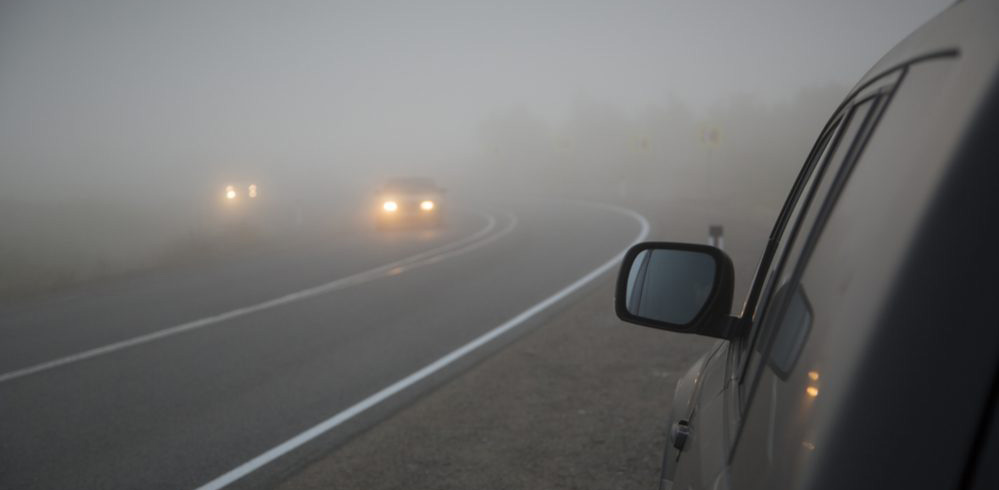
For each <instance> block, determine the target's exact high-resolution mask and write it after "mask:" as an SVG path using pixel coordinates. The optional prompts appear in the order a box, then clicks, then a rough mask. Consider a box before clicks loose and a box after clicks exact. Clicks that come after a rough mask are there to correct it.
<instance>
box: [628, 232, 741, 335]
mask: <svg viewBox="0 0 999 490" xmlns="http://www.w3.org/2000/svg"><path fill="white" fill-rule="evenodd" d="M734 284H735V270H734V267H733V266H732V259H730V258H729V256H728V255H727V254H726V253H725V252H723V251H722V250H720V249H718V248H715V247H712V246H708V245H700V244H690V243H674V242H643V243H639V244H637V245H635V246H633V247H631V248H630V249H629V250H628V252H626V253H625V255H624V260H623V262H622V264H621V270H620V272H619V273H618V278H617V286H616V288H615V291H614V310H615V312H616V313H617V316H618V318H620V319H621V320H624V321H626V322H629V323H634V324H637V325H643V326H646V327H652V328H658V329H661V330H669V331H671V332H680V333H693V334H698V335H705V336H709V337H716V338H722V339H728V338H729V337H730V336H731V333H732V328H731V325H732V324H733V322H732V320H733V318H732V317H731V316H730V313H731V310H732V297H733V290H734Z"/></svg>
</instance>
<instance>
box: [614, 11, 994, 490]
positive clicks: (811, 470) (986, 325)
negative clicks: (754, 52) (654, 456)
mask: <svg viewBox="0 0 999 490" xmlns="http://www.w3.org/2000/svg"><path fill="white" fill-rule="evenodd" d="M997 131H999V3H997V2H994V1H988V0H965V1H962V2H958V3H956V4H955V5H952V6H951V7H950V8H949V9H948V10H946V11H945V12H943V13H942V14H941V15H939V16H938V17H937V18H935V19H933V20H932V21H931V22H929V23H928V24H926V25H925V26H923V27H922V28H920V29H919V30H917V31H916V32H915V33H913V34H912V35H911V36H909V37H908V38H907V39H905V40H904V41H903V42H902V43H900V44H899V45H898V46H897V47H895V48H894V49H893V50H892V51H891V52H889V53H888V54H887V55H886V56H885V57H883V58H882V59H881V61H879V62H878V64H877V65H875V66H874V67H873V68H872V69H871V70H870V71H869V72H868V74H867V75H865V76H864V78H863V79H862V80H861V81H860V83H859V84H858V85H857V86H856V87H855V88H854V89H853V90H852V91H851V93H850V94H849V95H848V97H847V98H846V100H844V101H843V103H842V104H841V105H840V107H839V108H838V109H837V110H836V112H835V113H834V114H833V115H832V117H831V118H830V119H829V120H828V122H827V124H826V126H825V128H824V129H823V131H822V132H821V133H820V134H819V136H818V139H817V141H816V142H815V144H814V146H813V148H812V150H811V152H810V154H809V155H808V157H807V159H806V160H805V162H804V165H803V167H802V169H801V171H800V173H799V175H798V178H797V180H796V181H795V184H794V185H793V187H792V189H791V190H790V194H789V195H788V197H787V200H786V201H785V204H784V207H783V209H782V210H781V212H780V214H779V215H778V218H777V220H776V223H775V224H774V226H773V228H772V231H771V233H770V236H769V239H768V241H767V242H766V244H765V247H764V252H763V255H762V258H761V260H760V262H759V264H758V266H757V272H756V275H755V278H754V279H753V282H752V284H751V286H750V289H749V293H748V295H747V297H746V299H745V302H744V304H743V307H742V309H741V312H739V313H738V314H737V315H734V316H733V315H732V313H731V306H732V304H733V300H734V298H733V275H734V274H733V270H734V269H733V264H732V262H731V260H730V259H729V257H728V256H727V255H726V254H725V253H724V252H723V251H721V250H719V249H717V248H714V247H710V246H706V245H698V244H682V243H670V242H647V243H641V244H638V245H636V246H635V247H633V248H632V249H631V250H629V251H628V253H626V254H625V258H624V263H623V264H622V269H621V273H620V275H619V277H618V283H617V289H616V293H615V310H616V313H617V315H618V316H619V317H620V318H621V319H622V320H624V321H628V322H632V323H637V324H641V325H645V326H650V327H654V328H659V329H664V330H670V331H674V332H681V333H691V334H698V335H705V336H709V337H714V338H717V339H719V341H718V342H717V343H716V344H715V346H714V347H713V348H712V349H710V350H709V352H708V353H707V354H706V355H705V356H704V357H702V358H701V359H700V360H699V361H697V362H696V363H695V364H694V366H693V367H691V368H690V370H689V371H688V372H687V373H686V374H685V375H684V376H682V377H681V379H680V380H679V382H678V384H677V387H676V392H675V395H674V399H673V406H672V412H671V414H670V418H669V426H668V427H669V433H668V435H667V443H666V448H665V451H664V457H663V469H662V480H661V484H660V485H661V486H660V488H664V489H670V488H675V489H684V490H686V489H760V490H763V489H831V490H832V489H835V490H842V489H862V488H870V489H887V488H904V489H915V488H919V489H922V488H926V489H930V488H932V489H986V488H989V489H995V488H999V404H997V400H999V322H997V320H996V317H995V312H994V306H993V305H994V304H995V300H996V298H997V297H999V290H997V286H996V284H997V282H996V281H997V278H999V263H997V262H999V261H997V251H999V239H997V238H999V237H997V232H996V226H997V221H996V219H995V210H996V209H999V203H997V202H996V196H999V135H997Z"/></svg>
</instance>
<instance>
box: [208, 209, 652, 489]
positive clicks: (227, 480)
mask: <svg viewBox="0 0 999 490" xmlns="http://www.w3.org/2000/svg"><path fill="white" fill-rule="evenodd" d="M600 206H601V207H607V208H610V209H614V210H615V211H618V212H621V213H623V214H627V215H629V216H631V217H632V218H635V219H636V220H637V221H638V222H639V224H641V226H642V229H641V231H640V232H639V233H638V236H637V237H636V238H635V239H634V241H632V242H631V243H630V244H629V245H628V247H629V248H630V247H631V245H634V244H635V243H638V242H640V241H642V240H644V239H645V237H647V236H648V234H649V222H648V220H646V219H645V217H644V216H642V215H640V214H638V213H636V212H635V211H632V210H630V209H626V208H621V207H618V206H613V205H609V204H601V205H600ZM625 251H627V248H626V249H625V250H623V251H621V252H620V253H619V254H617V255H615V256H614V257H613V258H612V259H610V260H608V261H607V262H605V263H604V264H603V265H601V266H599V267H597V268H596V269H594V270H592V271H590V272H589V273H587V274H586V275H584V276H583V277H580V278H579V279H576V280H575V281H574V282H573V283H571V284H569V285H568V286H566V287H564V288H562V289H561V290H559V291H558V292H557V293H555V294H553V295H551V296H549V297H548V298H545V299H544V300H542V301H541V302H540V303H537V304H535V305H534V306H532V307H530V308H528V309H527V310H524V311H523V312H521V313H520V314H518V315H517V316H514V317H513V318H511V319H509V320H507V321H505V322H503V324H501V325H500V326H498V327H496V328H493V329H492V330H490V331H488V332H486V333H485V334H483V335H481V336H479V337H478V338H476V339H475V340H472V341H471V342H469V343H467V344H465V345H463V346H461V347H459V348H457V349H455V350H453V351H451V352H450V353H448V354H446V355H445V356H444V357H441V358H440V359H437V360H436V361H434V362H432V363H430V364H428V365H426V366H424V367H423V368H421V369H420V370H418V371H416V372H414V373H412V374H410V375H409V376H406V377H405V378H402V379H400V380H399V381H396V382H395V383H392V384H391V385H389V386H386V387H385V388H382V389H381V390H380V391H378V392H377V393H375V394H373V395H371V396H369V397H367V398H365V399H363V400H361V401H359V402H357V403H355V404H354V405H352V406H350V407H349V408H347V409H346V410H344V411H342V412H340V413H338V414H336V415H334V416H332V417H330V418H328V419H326V420H324V421H322V422H320V423H319V424H316V425H314V426H313V427H311V428H310V429H308V430H306V431H305V432H302V433H301V434H298V435H297V436H295V437H292V438H291V439H288V440H287V441H285V442H282V443H281V444H279V445H277V446H275V447H273V448H271V449H269V450H268V451H266V452H264V453H263V454H261V455H259V456H257V457H255V458H253V459H251V460H249V461H247V462H245V463H243V464H241V465H239V466H237V467H236V468H234V469H232V470H231V471H229V472H228V473H226V474H224V475H222V476H219V477H218V478H216V479H214V480H212V481H210V482H208V483H206V484H204V485H202V486H200V487H198V488H197V490H217V489H220V488H224V487H226V486H227V485H229V484H231V483H233V482H235V481H236V480H239V479H240V478H242V477H244V476H246V475H248V474H250V473H252V472H254V471H256V470H258V469H260V468H261V467H263V466H264V465H266V464H267V463H270V462H271V461H274V460H275V459H277V458H280V457H281V456H283V455H285V454H287V453H289V452H291V451H293V450H294V449H296V448H298V447H299V446H301V445H303V444H305V443H307V442H309V441H311V440H312V439H315V438H316V437H319V436H320V435H322V434H324V433H326V432H327V431H329V430H331V429H333V428H334V427H336V426H338V425H340V424H342V423H344V422H346V421H348V420H350V419H351V418H353V417H355V416H357V415H358V414H360V413H362V412H364V411H365V410H367V409H369V408H371V407H373V406H375V405H377V404H379V403H381V402H382V401H384V400H385V399H387V398H389V397H391V396H392V395H395V394H396V393H398V392H400V391H402V390H404V389H406V388H408V387H409V386H411V385H413V384H415V383H417V382H419V381H420V380H422V379H424V378H426V377H427V376H430V375H431V374H434V373H435V372H437V371H440V370H441V369H443V368H444V367H446V366H447V365H448V364H451V363H452V362H454V361H456V360H458V359H460V358H462V357H463V356H465V355H466V354H468V353H470V352H472V351H474V350H475V349H478V348H479V347H482V346H483V345H485V344H487V343H489V342H490V341H492V340H493V339H495V338H496V337H499V336H500V335H503V334H504V333H506V332H507V331H509V330H511V329H513V328H515V327H517V326H518V325H520V324H521V323H523V322H525V321H526V320H528V319H530V318H531V317H532V316H534V315H536V314H538V313H540V312H541V311H542V310H544V309H546V308H548V307H549V306H551V305H553V304H555V303H557V302H558V301H560V300H562V299H564V298H565V297H566V296H568V295H570V294H572V293H574V292H575V291H576V290H578V289H579V288H581V287H583V286H585V285H586V284H587V283H589V282H590V281H592V280H594V279H596V278H597V277H599V276H600V275H602V274H603V273H605V272H607V271H608V270H609V269H611V268H612V267H614V266H615V265H618V264H619V263H620V261H621V259H622V258H623V257H624V253H625Z"/></svg>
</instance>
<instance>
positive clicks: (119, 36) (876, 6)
mask: <svg viewBox="0 0 999 490" xmlns="http://www.w3.org/2000/svg"><path fill="white" fill-rule="evenodd" d="M949 3H950V2H949V1H943V0H880V1H859V0H856V1H841V2H822V1H810V2H798V1H789V0H788V1H779V0H765V1H757V2H743V1H735V0H731V1H633V2H623V1H622V2H598V1H580V2H535V1H524V2H495V3H486V2H441V1H430V2H261V1H214V2H204V1H196V2H165V3H144V2H143V3H137V2H131V1H126V0H109V1H45V0H41V1H30V2H27V1H24V2H17V1H6V2H3V3H2V4H0V227H2V229H4V236H5V238H4V240H3V244H2V248H0V276H2V277H4V279H2V280H0V282H2V284H0V294H3V293H5V292H10V291H14V290H18V288H27V289H31V288H35V289H38V288H44V287H46V286H48V285H57V284H61V283H67V282H73V281H76V280H80V279H83V278H87V277H92V276H98V275H102V274H107V273H114V272H116V271H121V270H127V269H130V268H139V267H143V266H147V265H156V264H157V263H158V262H159V261H163V260H165V259H163V257H165V256H169V257H174V258H176V257H178V256H187V255H189V254H195V255H196V254H198V253H201V252H200V251H203V249H204V248H205V247H207V248H212V246H206V245H205V243H209V244H211V243H216V241H217V240H219V239H218V238H217V236H218V234H219V233H222V232H219V231H218V230H219V229H220V227H224V226H225V223H224V222H223V221H224V218H223V217H220V209H219V201H220V193H221V190H222V188H223V187H224V185H226V184H227V183H230V182H243V183H245V182H255V183H258V184H259V185H260V186H261V192H262V197H263V198H267V201H265V202H266V203H267V211H266V212H261V213H260V214H261V215H262V216H266V220H264V221H265V222H266V223H267V227H271V228H273V229H275V230H279V231H282V232H283V231H287V230H288V229H293V228H294V226H302V225H303V223H304V225H305V226H307V227H308V226H310V224H315V223H323V224H324V226H325V224H328V223H329V222H330V221H336V220H341V221H342V220H346V219H348V218H346V217H348V216H352V215H353V214H356V213H359V212H361V210H362V209H363V208H364V206H367V205H368V200H369V197H370V193H371V191H372V189H373V188H374V187H375V186H376V185H377V184H378V182H379V181H380V180H381V179H383V178H384V177H386V176H391V175H429V176H432V177H435V178H437V179H438V180H440V181H441V182H442V183H444V185H446V186H447V187H448V188H449V189H451V190H452V191H454V193H455V195H456V196H459V197H460V196H480V195H483V194H486V193H487V191H497V190H503V191H504V193H502V194H501V196H500V197H502V196H503V195H507V196H510V195H515V194H516V193H518V192H523V193H531V194H546V195H554V196H560V195H565V196H586V197H591V198H597V199H603V200H618V201H624V202H627V201H628V200H630V199H662V198H666V197H669V196H673V197H676V196H679V197H689V198H699V199H708V200H711V201H714V202H718V203H728V204H731V203H733V202H737V203H747V204H751V205H757V206H762V207H764V208H766V207H770V208H772V207H773V206H776V204H777V203H778V202H779V201H780V199H781V198H782V197H783V192H784V190H785V189H786V187H787V185H788V183H789V182H790V181H791V179H793V176H794V172H795V169H796V167H797V166H798V165H800V163H801V160H802V159H803V158H804V156H805V154H806V153H807V150H808V147H809V145H810V144H811V141H812V139H813V138H814V136H815V135H816V134H817V132H818V130H819V129H820V128H821V126H822V124H823V123H824V122H825V118H826V117H827V115H828V114H829V113H830V112H831V111H832V110H833V109H834V107H835V105H836V104H837V103H838V102H839V100H840V99H841V98H842V97H843V95H845V93H846V92H847V91H848V90H849V88H850V87H851V86H852V84H853V83H854V82H855V81H856V80H857V79H858V78H859V77H860V76H861V75H863V73H864V72H865V71H866V70H867V69H868V68H869V67H870V66H871V65H872V64H873V63H874V62H876V61H877V59H878V58H879V57H880V55H881V54H882V53H883V52H885V51H886V50H887V49H888V48H890V47H891V46H892V45H893V44H895V43H896V42H897V41H899V40H900V39H902V38H903V37H904V36H905V35H907V34H908V33H909V32H911V31H912V30H913V29H914V28H915V27H917V26H918V25H919V24H921V23H922V22H924V21H925V20H927V19H928V18H930V17H931V16H932V15H934V14H935V13H937V12H939V11H940V10H942V9H943V8H945V7H946V5H947V4H949ZM708 135H711V136H708ZM331 210H335V211H331ZM292 225H294V226H292ZM267 227H265V228H267ZM271 228H267V229H271ZM225 233H229V231H226V232H225ZM206 237H207V238H206ZM226 243H228V242H226ZM216 248H217V247H216Z"/></svg>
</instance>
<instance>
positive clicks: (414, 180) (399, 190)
mask: <svg viewBox="0 0 999 490" xmlns="http://www.w3.org/2000/svg"><path fill="white" fill-rule="evenodd" d="M376 194H377V197H378V199H377V209H376V210H375V213H376V216H375V224H376V226H377V227H378V229H382V230H384V229H389V228H401V227H437V226H440V225H441V224H442V223H443V211H444V205H443V204H444V203H443V200H444V188H442V187H440V186H438V185H437V183H436V182H434V180H433V179H429V178H425V177H406V178H394V179H388V180H386V181H385V183H384V184H382V186H381V188H379V189H378V191H377V192H376Z"/></svg>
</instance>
